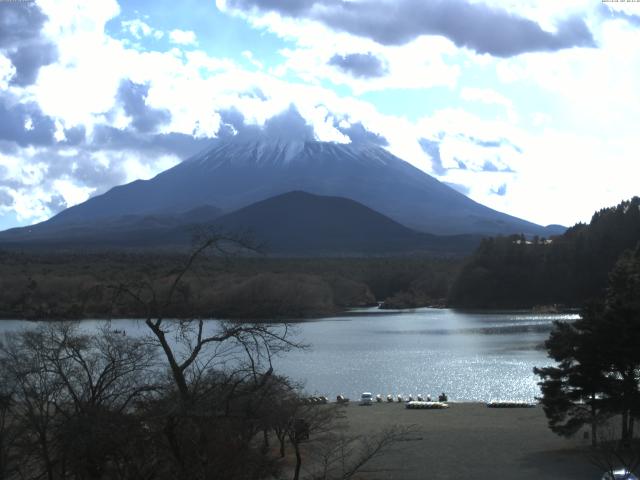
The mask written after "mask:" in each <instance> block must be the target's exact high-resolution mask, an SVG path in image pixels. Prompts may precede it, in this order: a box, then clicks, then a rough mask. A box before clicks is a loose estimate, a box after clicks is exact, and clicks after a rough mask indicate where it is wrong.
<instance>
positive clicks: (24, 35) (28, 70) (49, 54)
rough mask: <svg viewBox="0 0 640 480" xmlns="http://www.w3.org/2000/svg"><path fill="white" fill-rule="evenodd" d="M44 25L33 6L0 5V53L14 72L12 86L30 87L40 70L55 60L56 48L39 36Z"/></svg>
mask: <svg viewBox="0 0 640 480" xmlns="http://www.w3.org/2000/svg"><path fill="white" fill-rule="evenodd" d="M46 21H47V16H46V15H45V14H44V13H43V12H42V10H41V9H40V7H39V6H38V5H36V3H35V2H0V53H3V54H4V55H6V56H7V58H9V60H11V63H12V64H13V66H14V67H15V69H16V70H15V74H14V76H13V78H12V79H11V80H10V83H11V84H12V85H17V86H21V87H24V86H27V85H31V84H33V83H34V82H35V81H36V79H37V77H38V71H39V70H40V67H42V66H44V65H49V64H51V63H53V62H54V61H55V60H56V58H57V48H56V46H55V45H54V44H53V43H51V42H50V41H49V40H48V39H47V38H46V37H45V36H44V35H43V34H42V28H43V26H44V24H45V22H46Z"/></svg>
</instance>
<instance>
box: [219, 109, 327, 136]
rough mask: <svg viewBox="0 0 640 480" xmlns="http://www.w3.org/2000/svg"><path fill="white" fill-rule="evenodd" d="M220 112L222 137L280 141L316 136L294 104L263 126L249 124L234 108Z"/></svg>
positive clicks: (269, 119) (220, 132) (220, 134)
mask: <svg viewBox="0 0 640 480" xmlns="http://www.w3.org/2000/svg"><path fill="white" fill-rule="evenodd" d="M219 113H220V118H221V123H220V130H219V132H218V136H219V137H221V138H226V137H230V136H233V135H237V136H238V138H244V139H255V140H260V139H269V140H280V141H289V140H293V141H306V140H315V138H316V136H315V133H314V129H313V126H312V125H310V124H308V123H307V121H306V120H305V119H304V117H303V116H302V115H300V112H299V111H298V109H297V108H296V106H295V105H294V104H290V105H289V107H288V108H287V109H286V110H283V111H282V112H280V113H277V114H276V115H274V116H272V117H271V118H268V119H267V120H266V121H265V122H264V125H262V126H260V125H253V124H247V123H246V121H245V117H244V115H243V114H242V113H240V111H238V110H237V109H234V108H232V109H229V110H222V111H221V112H219Z"/></svg>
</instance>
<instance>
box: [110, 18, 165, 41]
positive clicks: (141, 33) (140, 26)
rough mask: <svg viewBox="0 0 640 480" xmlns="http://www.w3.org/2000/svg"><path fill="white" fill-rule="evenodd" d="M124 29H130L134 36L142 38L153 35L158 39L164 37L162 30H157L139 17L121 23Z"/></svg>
mask: <svg viewBox="0 0 640 480" xmlns="http://www.w3.org/2000/svg"><path fill="white" fill-rule="evenodd" d="M121 25H122V29H123V30H126V31H128V32H129V33H130V34H131V35H132V36H133V37H134V38H136V39H138V40H141V39H142V37H149V36H153V37H154V38H155V39H156V40H160V39H161V38H162V37H164V32H163V31H162V30H157V29H155V28H153V27H151V26H149V25H148V24H147V23H145V22H143V21H142V20H140V19H139V18H136V19H134V20H125V21H123V22H122V23H121Z"/></svg>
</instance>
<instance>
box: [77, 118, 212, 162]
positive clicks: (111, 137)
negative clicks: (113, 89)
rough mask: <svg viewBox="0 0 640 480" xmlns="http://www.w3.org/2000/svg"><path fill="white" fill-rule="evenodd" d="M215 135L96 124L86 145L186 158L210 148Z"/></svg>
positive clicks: (107, 149) (98, 149)
mask: <svg viewBox="0 0 640 480" xmlns="http://www.w3.org/2000/svg"><path fill="white" fill-rule="evenodd" d="M210 143H211V138H207V137H201V138H195V137H193V136H192V135H187V134H184V133H177V132H171V133H159V134H148V133H146V134H143V133H139V132H136V131H134V130H131V129H119V128H115V127H112V126H109V125H104V124H100V125H96V126H95V128H94V130H93V136H92V138H91V141H90V142H88V145H87V146H86V147H85V148H88V149H90V150H91V151H96V152H98V151H117V152H124V151H137V152H148V153H149V154H168V155H175V156H176V157H178V158H180V159H185V158H187V157H190V156H191V155H194V154H196V153H197V152H198V151H200V150H202V149H204V148H206V147H207V146H208V145H209V144H210Z"/></svg>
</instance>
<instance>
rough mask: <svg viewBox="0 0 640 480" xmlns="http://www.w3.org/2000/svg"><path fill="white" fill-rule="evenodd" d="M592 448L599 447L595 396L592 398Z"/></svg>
mask: <svg viewBox="0 0 640 480" xmlns="http://www.w3.org/2000/svg"><path fill="white" fill-rule="evenodd" d="M591 400H592V402H591V446H592V447H597V446H598V431H597V430H598V425H597V422H598V419H597V416H596V407H595V405H594V402H593V401H594V400H595V395H594V396H592V397H591Z"/></svg>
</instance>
